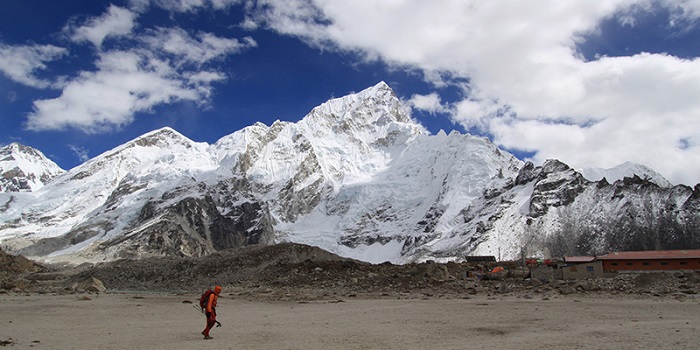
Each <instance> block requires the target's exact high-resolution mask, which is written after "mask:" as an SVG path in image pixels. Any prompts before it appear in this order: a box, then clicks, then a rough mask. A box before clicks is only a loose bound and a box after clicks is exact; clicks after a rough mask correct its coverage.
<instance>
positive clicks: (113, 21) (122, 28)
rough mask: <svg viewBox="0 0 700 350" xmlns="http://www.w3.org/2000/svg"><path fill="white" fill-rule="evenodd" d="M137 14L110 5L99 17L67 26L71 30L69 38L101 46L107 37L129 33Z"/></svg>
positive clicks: (134, 23) (134, 24)
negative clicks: (73, 25)
mask: <svg viewBox="0 0 700 350" xmlns="http://www.w3.org/2000/svg"><path fill="white" fill-rule="evenodd" d="M136 17H137V14H136V13H135V12H132V11H130V10H128V9H125V8H122V7H119V6H115V5H110V6H109V8H108V9H107V12H106V13H105V14H103V15H102V16H101V17H96V18H92V19H90V20H88V21H87V23H86V24H85V25H83V26H80V27H78V28H70V27H69V28H68V29H67V30H68V31H69V32H72V34H71V39H72V40H74V41H76V42H83V41H88V42H91V43H92V44H93V45H95V47H97V48H100V47H102V42H103V41H104V40H105V38H108V37H119V36H125V35H128V34H131V31H132V30H133V28H134V27H135V26H136Z"/></svg>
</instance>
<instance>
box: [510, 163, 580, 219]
mask: <svg viewBox="0 0 700 350" xmlns="http://www.w3.org/2000/svg"><path fill="white" fill-rule="evenodd" d="M526 166H527V164H526ZM523 168H525V167H523ZM528 168H530V167H528ZM535 172H536V170H535V169H533V170H532V171H531V172H530V174H531V175H532V174H534V173H535ZM527 173H528V171H527V170H526V171H525V174H527ZM521 174H523V171H522V170H521ZM518 176H520V175H518ZM522 180H523V179H521V181H522ZM587 184H588V181H587V180H586V179H585V178H584V177H583V176H582V175H581V174H579V173H578V172H576V171H575V170H573V169H572V168H571V167H569V166H568V165H566V164H564V163H562V162H561V161H558V160H556V159H548V160H546V161H545V162H544V164H543V165H542V167H541V170H540V172H539V173H538V174H537V181H536V182H535V187H534V189H533V192H532V195H531V197H530V215H531V216H533V217H537V216H542V215H544V214H545V213H546V212H547V210H548V208H550V207H559V206H564V205H568V204H570V203H572V202H573V201H574V200H575V199H576V196H578V195H579V194H581V192H583V191H584V190H585V189H586V185H587Z"/></svg>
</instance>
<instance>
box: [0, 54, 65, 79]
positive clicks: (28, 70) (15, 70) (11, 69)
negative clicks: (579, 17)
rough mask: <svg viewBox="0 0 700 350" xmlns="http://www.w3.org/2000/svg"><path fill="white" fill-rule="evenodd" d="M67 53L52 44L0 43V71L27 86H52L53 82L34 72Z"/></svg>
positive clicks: (43, 68)
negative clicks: (14, 44) (15, 44)
mask: <svg viewBox="0 0 700 350" xmlns="http://www.w3.org/2000/svg"><path fill="white" fill-rule="evenodd" d="M67 53H68V50H66V49H64V48H62V47H58V46H53V45H21V46H11V45H6V44H3V43H0V72H2V73H4V74H5V75H6V76H7V77H8V78H10V79H12V80H14V81H16V82H18V83H21V84H24V85H27V86H31V87H36V88H47V87H52V86H54V85H55V84H54V82H52V81H50V80H47V79H41V78H39V77H37V76H36V74H37V73H38V71H40V70H45V69H47V66H46V62H49V61H54V60H56V59H58V58H60V57H62V56H64V55H66V54H67Z"/></svg>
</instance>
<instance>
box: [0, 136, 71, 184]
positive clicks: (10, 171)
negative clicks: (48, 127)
mask: <svg viewBox="0 0 700 350" xmlns="http://www.w3.org/2000/svg"><path fill="white" fill-rule="evenodd" d="M62 173H64V170H63V169H61V168H60V167H59V166H58V165H56V163H54V162H53V161H51V160H50V159H48V158H46V156H44V154H43V153H41V152H40V151H38V150H36V149H34V148H32V147H29V146H24V145H20V144H19V143H11V144H9V145H7V146H4V147H2V148H0V192H32V191H36V190H38V189H40V188H42V187H44V185H46V184H47V183H49V182H50V181H51V179H53V178H54V177H56V176H58V175H60V174H62Z"/></svg>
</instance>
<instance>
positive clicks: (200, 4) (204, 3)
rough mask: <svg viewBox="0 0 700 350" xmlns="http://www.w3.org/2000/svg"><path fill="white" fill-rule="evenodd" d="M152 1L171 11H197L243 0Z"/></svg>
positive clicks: (217, 8)
mask: <svg viewBox="0 0 700 350" xmlns="http://www.w3.org/2000/svg"><path fill="white" fill-rule="evenodd" d="M132 1H133V0H132ZM151 2H152V3H153V4H154V5H156V6H158V7H160V8H163V9H165V10H167V11H171V12H195V11H198V10H200V9H203V8H212V9H214V10H223V9H226V8H228V7H230V6H231V5H235V4H239V3H242V2H243V0H151Z"/></svg>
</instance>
